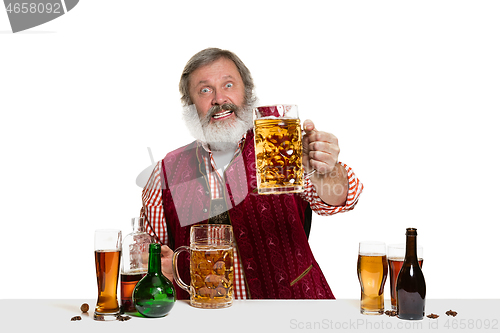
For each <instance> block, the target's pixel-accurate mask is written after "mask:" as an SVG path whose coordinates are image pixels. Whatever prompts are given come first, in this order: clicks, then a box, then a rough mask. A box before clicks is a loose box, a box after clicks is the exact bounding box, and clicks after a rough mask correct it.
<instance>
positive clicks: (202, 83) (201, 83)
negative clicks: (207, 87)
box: [194, 75, 234, 88]
mask: <svg viewBox="0 0 500 333" xmlns="http://www.w3.org/2000/svg"><path fill="white" fill-rule="evenodd" d="M222 78H223V79H224V80H228V79H230V80H234V77H232V76H231V75H224V76H223V77H222ZM207 83H208V80H201V81H200V82H198V83H197V84H196V86H194V88H198V87H199V86H200V85H204V84H207Z"/></svg>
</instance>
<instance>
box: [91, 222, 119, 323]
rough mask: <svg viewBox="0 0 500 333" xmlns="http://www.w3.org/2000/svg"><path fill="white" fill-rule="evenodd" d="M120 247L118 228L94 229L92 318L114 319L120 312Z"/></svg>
mask: <svg viewBox="0 0 500 333" xmlns="http://www.w3.org/2000/svg"><path fill="white" fill-rule="evenodd" d="M121 248H122V232H121V231H120V230H105V229H100V230H96V231H95V234H94V255H95V269H96V275H97V290H98V295H97V305H96V307H95V311H94V320H116V316H117V315H119V314H120V306H119V304H118V294H117V288H118V276H119V271H120V254H121Z"/></svg>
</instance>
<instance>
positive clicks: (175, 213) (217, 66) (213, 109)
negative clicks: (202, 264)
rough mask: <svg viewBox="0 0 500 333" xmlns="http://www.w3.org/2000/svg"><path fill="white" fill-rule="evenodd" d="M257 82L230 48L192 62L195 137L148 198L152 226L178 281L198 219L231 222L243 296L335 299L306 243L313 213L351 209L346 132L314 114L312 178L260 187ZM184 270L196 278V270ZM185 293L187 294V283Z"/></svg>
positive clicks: (308, 136)
mask: <svg viewBox="0 0 500 333" xmlns="http://www.w3.org/2000/svg"><path fill="white" fill-rule="evenodd" d="M253 88H254V86H253V80H252V77H251V75H250V72H249V70H248V68H247V67H246V66H245V65H244V64H243V62H242V61H241V60H240V59H239V58H238V57H237V56H236V55H235V54H233V53H232V52H230V51H226V50H220V49H216V48H210V49H205V50H203V51H201V52H199V53H197V54H196V55H194V56H193V57H192V58H191V59H190V60H189V62H188V63H187V64H186V67H185V68H184V71H183V73H182V76H181V80H180V83H179V90H180V92H181V95H182V97H181V100H182V102H183V104H184V106H185V108H184V114H183V116H184V119H185V121H186V124H187V127H188V129H189V130H190V132H191V133H192V135H193V136H194V137H195V138H196V141H194V142H193V143H191V144H189V145H187V146H184V147H181V148H179V149H177V150H175V151H173V152H170V153H169V154H167V156H166V157H165V158H164V159H163V160H162V161H160V162H159V163H158V164H157V165H156V167H155V169H154V171H153V173H152V175H151V177H150V179H149V181H148V183H147V185H146V187H145V188H144V190H143V195H142V196H143V209H142V213H141V214H142V216H144V217H145V219H146V225H147V230H148V232H149V233H150V234H151V235H152V236H153V237H154V238H155V240H156V241H157V242H159V243H161V244H162V245H163V246H162V254H163V259H162V270H163V273H164V274H165V275H166V276H167V277H168V278H170V279H172V265H171V258H172V249H176V248H178V247H179V246H183V245H189V228H190V226H191V225H192V224H195V223H224V224H231V225H232V227H233V231H234V237H235V241H236V249H235V255H234V297H235V298H236V299H247V298H253V299H292V298H295V299H332V298H334V296H333V294H332V291H331V290H330V287H329V286H328V283H327V281H326V279H325V277H324V275H323V273H322V272H321V269H320V267H319V265H318V264H317V262H316V261H315V259H314V256H313V254H312V252H311V249H310V247H309V244H308V240H307V239H308V233H309V228H310V222H311V211H315V212H316V213H317V214H320V215H333V214H336V213H339V212H345V211H348V210H351V209H353V208H354V206H355V204H356V203H357V200H358V197H359V195H360V193H361V191H362V190H363V185H362V184H361V183H360V182H359V181H358V179H357V178H356V176H355V175H354V173H353V172H352V170H351V169H350V168H349V167H348V166H347V165H345V164H343V163H340V162H338V154H339V151H340V150H339V146H338V141H337V138H336V137H335V136H334V135H333V134H330V133H327V132H322V131H319V130H317V129H316V126H315V125H314V123H313V122H312V121H310V120H306V121H304V130H305V132H306V133H305V135H304V139H303V152H304V154H303V164H304V168H305V170H306V171H307V170H312V169H316V170H317V172H315V173H313V174H312V175H311V176H305V191H304V192H303V193H300V194H280V195H275V194H272V195H259V194H257V193H255V191H254V189H253V188H252V185H251V184H255V183H256V182H255V147H254V138H253V131H252V128H253V119H252V117H253V115H252V106H253V104H254V103H255V100H256V99H255V97H254V94H253ZM242 184H243V185H242ZM182 270H183V271H182V272H181V277H182V278H183V279H184V281H186V282H188V281H189V272H188V270H189V268H188V267H187V265H184V267H183V268H182ZM177 295H178V298H180V299H183V298H188V295H187V293H185V292H184V291H183V290H181V289H179V288H177Z"/></svg>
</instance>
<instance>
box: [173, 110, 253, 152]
mask: <svg viewBox="0 0 500 333" xmlns="http://www.w3.org/2000/svg"><path fill="white" fill-rule="evenodd" d="M234 116H235V117H234V119H227V120H221V121H217V122H214V123H210V119H211V115H210V114H209V115H208V117H206V118H204V119H200V117H199V115H198V111H197V110H196V106H195V105H194V104H191V105H188V106H186V107H184V109H183V112H182V118H183V119H184V121H185V123H186V126H187V128H188V129H189V132H190V133H191V135H192V136H193V137H194V138H195V139H196V140H199V141H202V142H206V143H208V144H209V145H210V149H211V150H214V151H225V150H229V149H236V146H237V145H238V142H239V141H240V140H241V138H242V137H243V135H244V134H245V133H246V132H247V131H248V130H249V129H251V128H252V127H253V114H252V110H251V108H250V107H244V108H238V110H237V111H234Z"/></svg>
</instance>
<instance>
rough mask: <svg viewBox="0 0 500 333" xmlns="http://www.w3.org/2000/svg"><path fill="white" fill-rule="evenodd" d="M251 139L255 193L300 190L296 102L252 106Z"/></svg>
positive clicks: (302, 184)
mask: <svg viewBox="0 0 500 333" xmlns="http://www.w3.org/2000/svg"><path fill="white" fill-rule="evenodd" d="M254 125H255V126H254V132H255V136H254V140H255V160H256V171H257V174H256V176H257V190H258V193H259V194H273V193H276V194H280V193H295V192H302V191H304V175H311V174H313V173H314V172H315V170H313V171H311V172H310V173H309V174H304V171H303V167H302V130H301V127H300V119H299V111H298V108H297V105H286V104H278V105H269V106H259V107H256V108H255V109H254Z"/></svg>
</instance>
